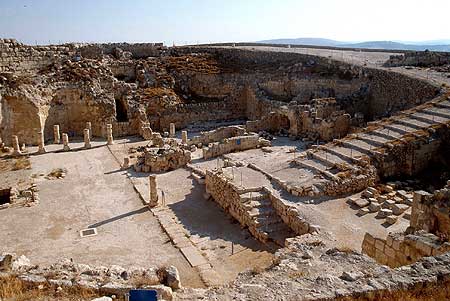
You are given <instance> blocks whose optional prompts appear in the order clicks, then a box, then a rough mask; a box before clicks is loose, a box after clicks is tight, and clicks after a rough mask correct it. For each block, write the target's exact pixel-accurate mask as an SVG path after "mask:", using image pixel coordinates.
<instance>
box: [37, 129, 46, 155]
mask: <svg viewBox="0 0 450 301" xmlns="http://www.w3.org/2000/svg"><path fill="white" fill-rule="evenodd" d="M37 134H38V153H40V154H44V153H45V152H46V151H45V142H44V131H43V130H38V132H37Z"/></svg>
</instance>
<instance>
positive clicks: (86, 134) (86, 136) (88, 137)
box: [83, 128, 92, 148]
mask: <svg viewBox="0 0 450 301" xmlns="http://www.w3.org/2000/svg"><path fill="white" fill-rule="evenodd" d="M83 134H84V148H91V147H92V146H91V131H90V130H89V129H88V128H87V129H84V131H83Z"/></svg>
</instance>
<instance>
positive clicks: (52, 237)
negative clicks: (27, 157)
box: [0, 142, 202, 286]
mask: <svg viewBox="0 0 450 301" xmlns="http://www.w3.org/2000/svg"><path fill="white" fill-rule="evenodd" d="M71 146H72V147H74V148H76V147H81V146H82V144H81V143H78V144H77V143H71ZM94 146H97V147H94V148H93V149H90V150H79V151H72V152H59V153H47V154H44V155H36V156H31V162H32V173H34V174H37V175H39V174H47V173H48V172H50V171H51V170H52V169H54V168H66V169H67V176H66V177H65V178H64V179H59V180H47V179H45V178H43V177H42V176H38V177H37V178H36V182H37V185H38V188H39V197H40V203H39V204H38V205H36V206H34V207H22V208H10V209H6V210H2V211H0V220H1V221H2V223H0V241H1V242H2V243H1V244H0V252H1V251H13V252H15V253H17V254H25V255H26V256H28V257H29V258H30V259H31V260H32V262H34V263H36V264H49V263H53V262H55V261H56V260H58V259H61V258H73V259H74V260H75V261H76V262H80V263H86V264H95V265H112V264H118V265H122V266H142V267H146V266H148V267H150V266H155V265H165V264H173V265H175V266H177V267H178V268H179V270H180V272H181V275H183V278H185V279H182V280H184V282H185V283H189V284H192V285H193V286H201V285H202V284H201V282H200V280H199V278H198V275H197V274H196V273H195V271H194V269H192V268H191V267H190V265H189V264H188V262H187V261H186V260H185V259H184V257H183V256H182V255H181V253H180V252H179V251H178V250H177V249H175V248H174V247H173V246H172V244H171V243H170V242H169V238H168V237H167V236H166V234H165V233H163V232H162V230H161V228H160V226H159V223H158V222H157V220H156V218H155V217H154V216H153V215H152V213H151V212H150V211H148V209H147V208H144V207H143V204H142V201H141V200H140V198H139V197H138V195H137V194H136V192H135V191H134V189H133V186H132V185H131V183H130V181H129V179H128V178H127V176H126V175H125V173H124V172H122V171H120V170H119V165H118V163H117V162H116V161H115V159H114V157H113V156H112V154H111V153H110V151H109V150H108V148H107V147H106V146H105V145H104V142H101V143H96V142H94ZM55 149H60V146H52V145H50V146H48V147H47V150H49V151H51V150H55ZM89 226H91V227H96V228H97V230H98V235H97V236H94V237H89V238H80V235H79V231H80V230H82V229H84V228H87V227H89Z"/></svg>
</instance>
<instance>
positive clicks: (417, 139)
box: [373, 124, 450, 177]
mask: <svg viewBox="0 0 450 301" xmlns="http://www.w3.org/2000/svg"><path fill="white" fill-rule="evenodd" d="M449 135H450V131H449V128H448V127H447V125H446V124H440V125H439V126H436V127H434V128H433V129H431V130H430V132H425V131H418V132H416V133H415V134H414V135H409V136H406V137H404V138H401V139H400V140H398V141H396V142H393V143H390V144H389V145H388V148H387V151H385V152H383V154H381V155H379V156H376V157H375V158H374V161H373V163H374V165H375V166H376V167H377V170H378V174H379V176H380V177H391V176H400V175H414V174H417V173H418V172H420V171H422V170H424V169H425V168H426V167H427V166H428V165H429V164H430V162H432V161H433V159H434V158H436V156H437V154H438V153H439V152H440V151H441V150H442V146H443V142H444V141H448V139H449Z"/></svg>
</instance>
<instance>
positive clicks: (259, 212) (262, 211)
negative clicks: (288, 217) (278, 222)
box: [247, 206, 276, 218]
mask: <svg viewBox="0 0 450 301" xmlns="http://www.w3.org/2000/svg"><path fill="white" fill-rule="evenodd" d="M247 212H248V215H249V216H250V217H252V218H259V217H264V216H271V215H276V212H275V209H273V207H268V206H266V207H254V208H252V209H251V210H248V211H247Z"/></svg>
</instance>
